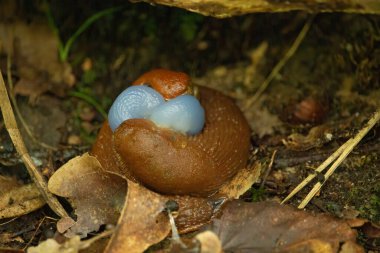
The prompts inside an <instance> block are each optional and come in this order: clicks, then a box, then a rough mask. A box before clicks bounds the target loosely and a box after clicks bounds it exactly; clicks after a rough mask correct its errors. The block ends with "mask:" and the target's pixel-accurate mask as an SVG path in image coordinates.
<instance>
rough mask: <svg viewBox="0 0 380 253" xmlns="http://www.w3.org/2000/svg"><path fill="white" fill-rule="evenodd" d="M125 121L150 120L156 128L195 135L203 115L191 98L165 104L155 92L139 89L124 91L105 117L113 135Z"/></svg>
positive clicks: (135, 87) (202, 110)
mask: <svg viewBox="0 0 380 253" xmlns="http://www.w3.org/2000/svg"><path fill="white" fill-rule="evenodd" d="M128 119H149V120H151V121H153V122H154V123H155V124H156V125H157V126H159V127H164V128H169V129H172V130H174V131H178V132H181V133H183V134H188V135H195V134H198V133H199V132H201V131H202V129H203V126H204V124H205V111H204V109H203V107H202V106H201V104H200V103H199V101H198V99H197V98H195V97H194V96H191V95H180V96H178V97H176V98H174V99H171V100H169V101H167V102H166V101H165V99H164V98H163V97H162V95H161V94H160V93H158V92H157V91H156V90H154V89H152V88H150V87H148V86H145V85H139V86H131V87H129V88H127V89H126V90H124V91H123V92H122V93H121V94H120V95H119V96H118V97H117V98H116V100H115V101H114V103H113V104H112V106H111V109H110V111H109V113H108V121H109V124H110V127H111V129H112V131H115V130H116V128H117V127H118V126H119V125H120V124H121V123H123V121H125V120H128Z"/></svg>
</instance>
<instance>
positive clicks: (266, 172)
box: [260, 149, 277, 188]
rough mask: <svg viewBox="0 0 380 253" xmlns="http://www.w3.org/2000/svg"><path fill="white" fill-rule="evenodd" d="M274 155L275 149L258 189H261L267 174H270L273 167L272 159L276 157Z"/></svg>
mask: <svg viewBox="0 0 380 253" xmlns="http://www.w3.org/2000/svg"><path fill="white" fill-rule="evenodd" d="M276 153H277V149H276V150H275V151H273V154H272V157H271V159H270V162H269V165H268V168H267V170H266V171H265V175H264V177H263V181H262V182H261V184H260V188H263V187H264V184H265V182H266V181H267V177H268V176H269V173H270V172H271V170H272V167H273V162H274V158H275V156H276Z"/></svg>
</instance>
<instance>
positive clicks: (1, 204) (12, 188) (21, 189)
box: [0, 176, 45, 219]
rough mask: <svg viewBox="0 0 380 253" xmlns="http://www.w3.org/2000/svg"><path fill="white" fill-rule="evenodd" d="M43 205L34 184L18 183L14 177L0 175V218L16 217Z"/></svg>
mask: <svg viewBox="0 0 380 253" xmlns="http://www.w3.org/2000/svg"><path fill="white" fill-rule="evenodd" d="M43 205H45V200H44V199H43V197H42V196H41V194H40V192H39V191H38V189H37V187H36V186H35V185H34V184H26V185H23V184H20V183H18V182H17V180H16V179H14V178H8V177H3V176H0V219H4V218H12V217H18V216H21V215H25V214H28V213H30V212H33V211H35V210H37V209H39V208H41V207H42V206H43Z"/></svg>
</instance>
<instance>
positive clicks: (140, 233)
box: [105, 181, 170, 253]
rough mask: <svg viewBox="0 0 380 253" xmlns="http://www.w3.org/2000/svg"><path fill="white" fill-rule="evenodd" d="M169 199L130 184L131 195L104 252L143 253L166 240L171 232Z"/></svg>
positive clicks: (137, 185) (129, 194)
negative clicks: (168, 212) (166, 211)
mask: <svg viewBox="0 0 380 253" xmlns="http://www.w3.org/2000/svg"><path fill="white" fill-rule="evenodd" d="M167 200H168V199H167V198H166V197H164V196H161V195H159V194H157V193H154V192H152V191H150V190H148V189H146V188H145V187H143V186H141V185H139V184H136V183H133V182H131V181H128V193H127V196H126V200H125V206H124V209H123V212H122V214H121V216H120V219H119V221H118V225H117V227H116V231H115V233H114V234H113V236H112V238H111V241H110V243H109V244H108V246H107V248H106V250H105V252H107V253H124V252H126V250H127V251H128V253H134V252H136V253H140V252H143V251H144V250H146V249H147V248H148V247H149V246H151V245H153V244H156V243H158V242H160V241H161V240H163V239H164V238H165V237H166V236H167V235H168V233H169V232H170V224H169V218H168V215H167V214H166V213H165V212H164V208H165V203H166V202H167Z"/></svg>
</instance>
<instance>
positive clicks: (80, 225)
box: [48, 153, 127, 236]
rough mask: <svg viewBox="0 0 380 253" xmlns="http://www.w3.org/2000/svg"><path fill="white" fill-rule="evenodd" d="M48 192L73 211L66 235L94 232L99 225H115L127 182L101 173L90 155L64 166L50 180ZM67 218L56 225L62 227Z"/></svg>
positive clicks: (99, 167) (98, 165) (100, 169)
mask: <svg viewBox="0 0 380 253" xmlns="http://www.w3.org/2000/svg"><path fill="white" fill-rule="evenodd" d="M48 187H49V190H50V191H51V192H52V193H54V194H56V195H58V196H62V197H66V198H68V199H69V201H70V202H71V203H72V205H73V207H74V208H75V214H76V215H77V220H76V222H75V223H74V225H73V226H72V227H71V228H70V229H69V230H68V231H67V233H66V235H67V236H73V235H75V234H80V235H82V236H86V235H87V233H88V232H91V231H96V230H98V229H99V227H100V225H102V224H116V221H117V219H118V217H119V214H120V211H121V209H122V207H123V204H124V196H125V193H126V191H127V182H126V181H125V180H124V179H122V178H120V177H119V176H116V175H113V174H110V173H106V172H105V171H103V170H102V167H101V165H100V164H99V162H98V160H97V159H96V158H94V157H92V156H90V155H89V154H87V153H86V154H84V155H82V156H78V157H75V158H73V159H72V160H70V161H69V162H67V163H66V164H65V165H63V166H62V167H61V168H60V169H59V170H58V171H57V172H56V173H54V175H53V176H52V177H51V178H50V180H49V184H48ZM66 224H67V219H64V220H62V223H61V224H58V226H61V227H65V226H66Z"/></svg>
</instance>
